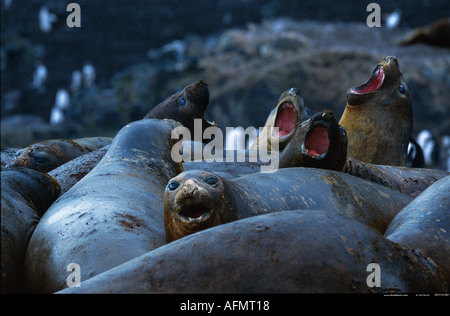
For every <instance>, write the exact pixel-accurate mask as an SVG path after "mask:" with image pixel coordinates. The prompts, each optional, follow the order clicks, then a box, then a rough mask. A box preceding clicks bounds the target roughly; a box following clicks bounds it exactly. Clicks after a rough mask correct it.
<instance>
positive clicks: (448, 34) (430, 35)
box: [399, 18, 450, 47]
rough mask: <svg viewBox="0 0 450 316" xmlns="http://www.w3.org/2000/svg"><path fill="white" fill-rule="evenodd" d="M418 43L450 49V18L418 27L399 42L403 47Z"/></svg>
mask: <svg viewBox="0 0 450 316" xmlns="http://www.w3.org/2000/svg"><path fill="white" fill-rule="evenodd" d="M418 43H424V44H427V45H433V46H441V47H450V18H444V19H440V20H438V21H436V22H434V23H431V24H429V25H425V26H422V27H418V28H416V29H414V30H413V31H411V32H410V33H408V34H407V35H406V36H405V37H404V38H403V39H402V40H401V41H400V42H399V44H400V45H403V46H406V45H413V44H418Z"/></svg>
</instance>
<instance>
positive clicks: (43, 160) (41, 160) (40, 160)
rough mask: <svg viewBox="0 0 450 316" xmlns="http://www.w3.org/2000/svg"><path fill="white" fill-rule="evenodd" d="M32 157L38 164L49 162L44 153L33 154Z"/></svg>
mask: <svg viewBox="0 0 450 316" xmlns="http://www.w3.org/2000/svg"><path fill="white" fill-rule="evenodd" d="M30 157H31V158H32V159H33V160H34V162H35V163H36V164H37V165H45V164H46V163H48V162H49V159H48V158H47V157H45V156H44V155H38V154H31V155H30Z"/></svg>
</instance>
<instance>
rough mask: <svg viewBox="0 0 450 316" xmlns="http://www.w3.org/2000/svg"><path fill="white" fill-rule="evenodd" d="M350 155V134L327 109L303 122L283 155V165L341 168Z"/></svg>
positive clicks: (285, 166) (281, 157)
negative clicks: (348, 140)
mask: <svg viewBox="0 0 450 316" xmlns="http://www.w3.org/2000/svg"><path fill="white" fill-rule="evenodd" d="M346 159H347V134H346V132H345V129H344V128H343V127H342V126H340V125H339V124H338V122H337V120H336V117H335V115H334V112H333V111H331V110H325V111H323V112H319V113H317V114H315V115H313V116H312V117H311V118H309V119H307V120H305V121H304V122H302V123H301V124H300V125H299V126H298V127H297V129H296V132H295V135H294V136H293V138H292V140H291V142H290V143H289V144H288V145H287V146H286V148H285V149H284V151H283V152H282V154H281V156H280V168H288V167H312V168H322V169H329V170H338V171H340V170H342V167H343V166H344V164H345V161H346Z"/></svg>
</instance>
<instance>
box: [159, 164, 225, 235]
mask: <svg viewBox="0 0 450 316" xmlns="http://www.w3.org/2000/svg"><path fill="white" fill-rule="evenodd" d="M230 202H231V201H230V200H229V197H228V195H227V188H226V184H225V182H224V181H223V180H222V179H221V178H220V177H219V176H217V175H216V174H214V173H211V172H206V171H200V170H192V171H185V172H183V173H181V174H179V175H178V176H176V177H174V178H172V179H171V180H170V181H169V183H168V184H167V186H166V190H165V193H164V225H165V230H166V241H167V242H171V241H173V240H176V239H179V238H181V237H184V236H187V235H189V234H192V233H195V232H198V231H200V230H204V229H206V228H210V227H213V226H216V225H219V224H223V223H226V222H229V221H231V220H232V217H231V210H230V208H229V203H230Z"/></svg>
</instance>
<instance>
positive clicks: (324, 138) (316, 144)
mask: <svg viewBox="0 0 450 316" xmlns="http://www.w3.org/2000/svg"><path fill="white" fill-rule="evenodd" d="M329 145H330V140H329V139H328V132H327V129H326V128H324V127H320V126H318V127H316V128H315V129H314V131H313V132H312V133H310V134H309V135H308V138H307V139H306V142H305V146H306V150H307V152H308V154H310V155H311V156H318V155H322V154H323V153H325V152H326V151H327V150H328V146H329Z"/></svg>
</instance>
